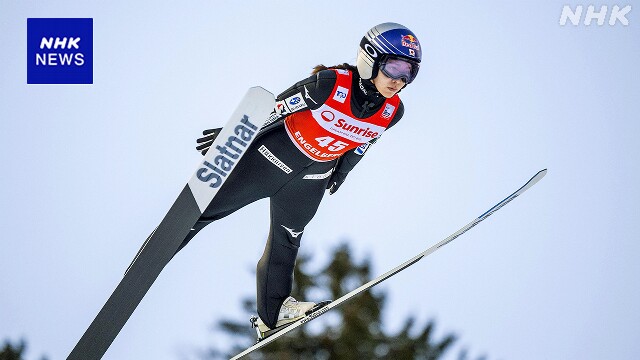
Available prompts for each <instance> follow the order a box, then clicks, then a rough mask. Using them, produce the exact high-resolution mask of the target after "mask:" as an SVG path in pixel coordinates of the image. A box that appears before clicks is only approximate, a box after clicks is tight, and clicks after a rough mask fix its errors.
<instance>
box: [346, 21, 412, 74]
mask: <svg viewBox="0 0 640 360" xmlns="http://www.w3.org/2000/svg"><path fill="white" fill-rule="evenodd" d="M388 58H400V59H403V60H406V61H408V62H409V63H411V65H412V70H411V77H410V78H409V79H407V81H406V83H407V84H409V83H411V81H413V79H415V77H416V75H417V74H418V70H419V68H420V61H421V60H422V48H421V47H420V42H419V41H418V38H417V37H416V35H415V34H414V33H413V31H411V30H409V29H407V28H406V27H405V26H403V25H400V24H396V23H390V22H389V23H383V24H380V25H376V26H374V27H372V28H371V29H370V30H369V31H368V32H367V34H366V35H365V36H364V37H363V38H362V41H360V49H359V50H358V59H357V61H356V66H357V68H358V73H359V74H360V77H361V78H363V79H372V78H375V77H376V76H377V75H378V70H379V69H380V64H384V62H385V61H386V60H387V59H388Z"/></svg>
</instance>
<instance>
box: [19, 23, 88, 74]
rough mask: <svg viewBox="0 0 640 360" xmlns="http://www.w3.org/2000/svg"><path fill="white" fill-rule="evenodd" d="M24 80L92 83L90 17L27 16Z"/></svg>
mask: <svg viewBox="0 0 640 360" xmlns="http://www.w3.org/2000/svg"><path fill="white" fill-rule="evenodd" d="M27 83H28V84H93V19H63V18H61V19H44V18H31V19H27Z"/></svg>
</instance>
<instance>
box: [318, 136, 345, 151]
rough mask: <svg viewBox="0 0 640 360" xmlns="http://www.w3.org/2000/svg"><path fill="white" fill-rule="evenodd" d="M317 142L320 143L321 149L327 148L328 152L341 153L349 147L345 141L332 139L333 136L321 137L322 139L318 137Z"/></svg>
mask: <svg viewBox="0 0 640 360" xmlns="http://www.w3.org/2000/svg"><path fill="white" fill-rule="evenodd" d="M316 141H317V142H318V145H319V146H320V147H323V148H324V147H326V148H327V150H329V151H334V152H336V151H340V150H342V149H344V148H345V147H347V145H349V144H347V143H346V142H344V141H340V140H336V139H334V138H332V137H331V136H321V137H317V138H316Z"/></svg>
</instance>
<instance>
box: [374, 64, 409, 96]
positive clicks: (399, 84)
mask: <svg viewBox="0 0 640 360" xmlns="http://www.w3.org/2000/svg"><path fill="white" fill-rule="evenodd" d="M371 82H373V85H375V86H376V89H377V90H378V92H380V94H382V96H384V97H386V98H387V99H388V98H390V97H393V95H395V94H396V93H398V91H400V90H401V89H402V88H403V87H404V86H405V85H406V83H405V82H404V81H403V80H402V79H392V78H390V77H388V76H386V75H385V74H384V73H383V72H382V71H378V75H377V76H376V77H375V78H373V79H371Z"/></svg>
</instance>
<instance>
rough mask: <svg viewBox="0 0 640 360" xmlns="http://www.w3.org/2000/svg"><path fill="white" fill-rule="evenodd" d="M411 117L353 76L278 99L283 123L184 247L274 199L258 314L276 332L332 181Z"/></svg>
mask: <svg viewBox="0 0 640 360" xmlns="http://www.w3.org/2000/svg"><path fill="white" fill-rule="evenodd" d="M403 112H404V108H403V106H402V103H401V101H400V98H399V97H398V96H397V95H395V96H394V97H392V98H390V99H386V98H384V97H383V96H381V95H380V94H379V93H377V91H375V87H374V86H373V84H370V82H369V81H368V80H367V81H365V80H361V79H360V78H359V77H358V75H357V73H354V72H351V71H348V70H334V69H331V70H323V71H320V72H319V73H317V74H315V75H312V76H311V77H309V78H308V79H306V80H303V81H301V82H299V83H297V84H295V85H294V86H292V87H291V88H289V89H288V90H287V91H285V92H284V93H282V94H280V95H279V96H278V98H277V103H276V109H275V110H274V114H276V115H278V114H279V115H280V116H279V117H278V119H277V121H275V122H274V123H272V124H270V125H268V126H266V127H264V128H263V129H262V130H261V132H260V133H259V135H258V137H257V138H256V140H255V141H254V143H253V144H252V145H251V146H250V147H249V148H248V149H247V152H246V153H245V155H244V157H243V158H242V159H241V160H240V162H239V163H238V164H237V166H236V169H235V170H234V171H233V172H232V173H231V174H230V175H229V178H228V179H227V181H226V183H225V184H224V185H223V186H222V188H221V189H220V191H219V193H218V195H217V196H216V198H215V199H214V201H212V202H211V204H210V205H209V207H208V208H207V209H206V210H205V212H204V213H203V214H202V217H201V219H200V220H199V221H198V223H196V225H195V226H194V228H193V229H192V231H191V232H190V233H189V235H188V236H187V238H186V239H185V240H184V242H183V244H182V245H181V247H180V248H182V247H184V246H185V245H186V244H187V243H188V242H189V241H190V240H191V239H192V238H193V237H194V236H195V235H196V234H197V233H198V231H200V230H201V229H203V228H204V227H205V226H206V225H207V224H209V223H211V222H212V221H215V220H218V219H221V218H223V217H225V216H227V215H229V214H231V213H233V212H235V211H237V210H239V209H241V208H242V207H244V206H246V205H248V204H250V203H252V202H254V201H256V200H259V199H264V198H269V200H270V215H271V222H270V229H269V236H268V238H267V243H266V246H265V249H264V253H263V255H262V257H261V259H260V260H259V262H258V265H257V307H258V309H257V310H258V315H259V316H260V318H261V319H262V320H263V321H264V322H265V324H266V325H267V326H269V327H271V328H273V327H274V326H275V323H276V321H277V317H278V312H279V310H280V307H281V306H282V303H283V301H284V300H285V299H286V298H287V297H288V296H289V295H290V293H291V290H292V283H293V269H294V265H295V260H296V257H297V255H298V248H299V247H300V240H301V238H302V234H303V232H304V228H305V226H306V225H307V224H308V223H309V221H311V219H312V218H313V216H314V215H315V213H316V211H317V209H318V206H319V205H320V201H321V200H322V197H323V195H324V192H325V190H326V188H327V184H329V181H330V179H331V178H332V176H346V174H347V173H348V172H349V171H350V170H351V169H352V168H353V166H355V164H357V162H358V161H359V160H360V159H361V158H362V155H363V154H364V151H365V150H366V147H367V146H368V145H369V144H372V143H373V142H375V140H376V139H377V138H379V137H380V135H381V134H382V133H383V132H384V131H385V130H386V129H387V128H389V127H390V126H392V125H394V124H395V123H397V121H398V120H399V119H400V118H401V117H402V114H403ZM272 115H273V114H272Z"/></svg>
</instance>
